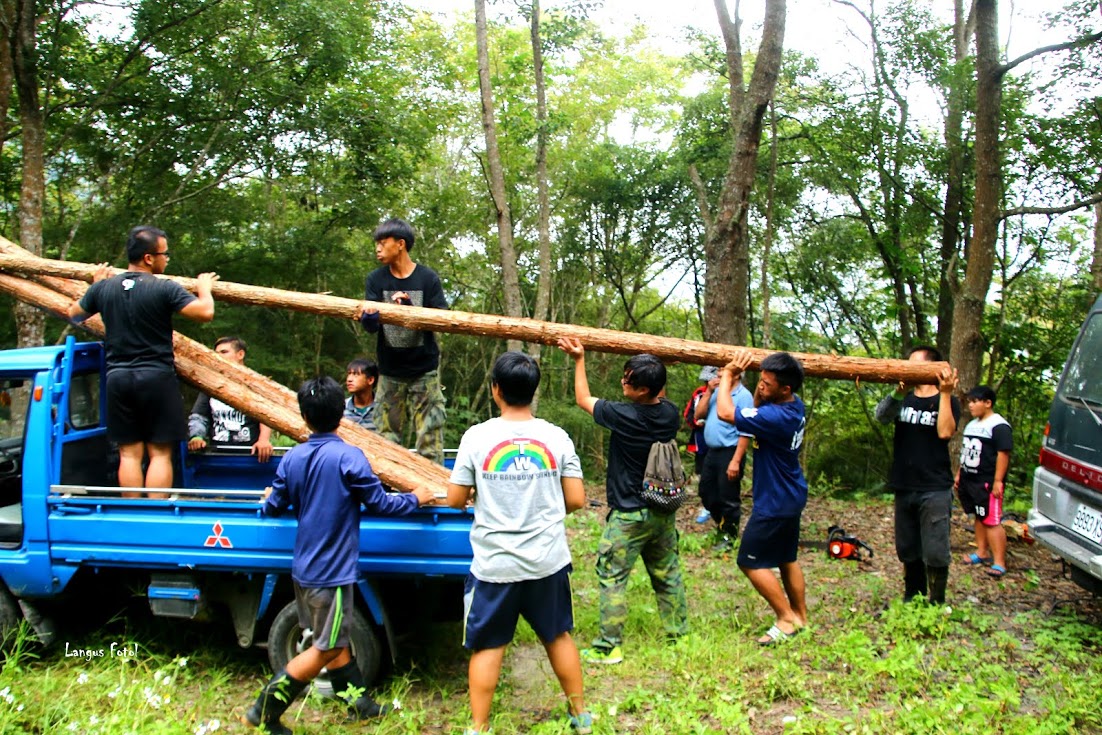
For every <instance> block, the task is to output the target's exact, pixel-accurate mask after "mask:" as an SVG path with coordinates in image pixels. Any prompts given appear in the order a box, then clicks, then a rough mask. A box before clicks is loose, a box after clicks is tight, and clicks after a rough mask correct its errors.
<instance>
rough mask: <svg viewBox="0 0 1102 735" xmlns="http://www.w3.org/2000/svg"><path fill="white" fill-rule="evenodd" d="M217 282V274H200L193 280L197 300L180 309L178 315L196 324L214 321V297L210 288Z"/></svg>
mask: <svg viewBox="0 0 1102 735" xmlns="http://www.w3.org/2000/svg"><path fill="white" fill-rule="evenodd" d="M217 280H218V274H217V273H200V274H199V275H198V276H196V278H195V295H196V296H198V297H199V298H197V299H195V301H192V302H191V303H190V304H188V305H187V306H185V307H184V308H182V309H180V314H182V315H183V316H186V317H187V318H188V319H191V320H192V321H196V322H209V321H211V320H212V319H214V297H213V296H211V293H210V291H211V287H212V286H214V282H215V281H217Z"/></svg>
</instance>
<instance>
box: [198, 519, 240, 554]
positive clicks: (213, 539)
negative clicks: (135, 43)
mask: <svg viewBox="0 0 1102 735" xmlns="http://www.w3.org/2000/svg"><path fill="white" fill-rule="evenodd" d="M210 530H211V531H212V532H213V533H214V535H213V536H207V540H206V541H204V542H203V546H220V547H222V548H223V549H232V548H233V542H232V541H230V539H229V537H227V536H223V535H222V521H215V522H214V525H213V526H211V529H210Z"/></svg>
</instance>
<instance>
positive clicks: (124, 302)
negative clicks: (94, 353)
mask: <svg viewBox="0 0 1102 735" xmlns="http://www.w3.org/2000/svg"><path fill="white" fill-rule="evenodd" d="M126 256H127V260H128V261H129V263H130V265H129V267H128V269H127V271H126V272H125V273H120V274H118V275H116V276H112V275H111V268H110V266H108V265H107V263H101V264H100V265H99V267H98V268H97V269H96V273H95V275H94V277H93V282H92V285H91V286H90V287H89V288H88V291H86V292H85V294H84V296H83V297H81V299H80V300H79V301H74V302H73V303H72V304H71V305H70V306H69V318H70V319H72V320H73V321H75V322H82V321H84V320H85V319H87V318H88V317H90V316H92V315H93V314H101V315H102V317H103V325H104V328H105V330H106V336H105V337H104V340H103V341H104V346H105V348H106V350H107V381H106V390H107V437H108V438H109V439H110V440H112V441H114V442H116V443H117V444H118V445H119V487H127V488H130V487H134V488H168V487H172V450H173V447H174V446H175V445H176V444H178V443H179V442H180V441H182V440H183V439H185V438H186V429H187V418H186V414H185V413H184V403H183V399H182V398H181V397H180V387H179V383H178V381H177V379H176V362H175V360H174V357H173V351H172V315H173V314H176V313H177V312H178V313H180V314H182V315H184V316H185V317H187V318H188V319H191V320H193V321H197V322H209V321H210V320H212V319H213V318H214V299H213V298H212V297H211V287H212V286H213V285H214V282H215V281H216V280H218V276H217V275H216V274H214V273H201V274H199V276H198V277H197V279H196V280H197V286H196V291H197V292H198V296H195V295H194V294H191V293H189V292H188V291H186V290H185V289H184V288H183V287H182V286H180V285H179V284H178V283H175V282H174V281H169V280H167V279H163V278H157V276H158V275H160V274H161V273H164V272H165V268H166V267H167V266H168V260H169V257H170V253H169V250H168V238H167V237H166V236H165V233H164V232H162V231H161V230H159V229H157V228H156V227H150V226H148V225H140V226H138V227H135V228H134V229H132V230H131V231H130V234H129V236H128V237H127V241H126ZM146 455H148V457H149V465H148V468H147V469H146V471H145V472H144V473H143V472H142V460H143V459H144V458H145V456H146ZM140 496H141V493H134V492H128V493H123V497H140ZM150 497H164V495H163V494H156V495H152V494H151V495H150Z"/></svg>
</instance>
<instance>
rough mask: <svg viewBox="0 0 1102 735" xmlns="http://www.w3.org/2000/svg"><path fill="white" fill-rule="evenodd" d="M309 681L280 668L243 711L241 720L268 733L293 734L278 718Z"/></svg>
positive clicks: (273, 734)
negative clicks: (301, 679)
mask: <svg viewBox="0 0 1102 735" xmlns="http://www.w3.org/2000/svg"><path fill="white" fill-rule="evenodd" d="M309 683H310V682H307V681H299V680H298V679H296V678H294V677H293V676H291V675H290V674H288V673H287V672H286V671H284V670H281V671H280V672H279V673H278V674H276V675H275V676H273V677H272V678H271V680H270V681H269V682H268V683H267V684H265V685H264V688H263V689H261V690H260V695H259V696H258V697H257V698H256V702H255V703H253V705H252V706H251V707H249V709H247V710H246V711H245V716H244V717H242V718H241V719H242V721H243V722H245V723H246V724H248V725H252V726H253V727H258V728H260V729H261V731H262V732H266V733H268V734H269V735H293V733H292V731H291V728H289V727H286V726H285V725H284V724H283V723H282V722H280V721H279V718H280V717H282V716H283V713H284V712H286V711H287V708H288V707H290V706H291V702H293V701H295V697H297V696H298V695H299V694H301V693H302V690H303V689H305V688H306V685H307V684H309Z"/></svg>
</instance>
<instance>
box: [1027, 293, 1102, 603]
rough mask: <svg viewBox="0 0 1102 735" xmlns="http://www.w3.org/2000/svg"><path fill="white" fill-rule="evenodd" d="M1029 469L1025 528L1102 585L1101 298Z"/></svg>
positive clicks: (1101, 589) (1092, 586)
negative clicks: (1035, 462)
mask: <svg viewBox="0 0 1102 735" xmlns="http://www.w3.org/2000/svg"><path fill="white" fill-rule="evenodd" d="M1039 465H1040V466H1039V467H1037V469H1036V471H1035V472H1034V474H1033V508H1032V509H1031V510H1030V512H1029V530H1030V533H1032V534H1033V536H1035V537H1036V539H1037V540H1038V541H1039V542H1040V543H1041V544H1043V545H1044V546H1046V547H1047V548H1048V549H1050V550H1051V551H1052V552H1053V553H1055V554H1057V555H1059V556H1060V557H1061V558H1063V559H1064V561H1066V562H1067V563H1068V564H1070V566H1071V578H1072V580H1074V581H1075V582H1076V583H1077V584H1079V585H1080V586H1081V587H1084V588H1085V589H1088V590H1090V591H1092V592H1094V593H1096V594H1098V593H1102V298H1099V299H1098V300H1097V301H1096V302H1095V303H1094V306H1093V307H1092V308H1091V310H1090V313H1089V314H1088V316H1087V319H1086V322H1085V323H1084V324H1083V328H1082V329H1081V330H1080V332H1079V337H1078V339H1076V341H1075V345H1074V346H1073V347H1072V350H1071V355H1070V356H1069V357H1068V361H1067V364H1066V365H1065V366H1064V372H1063V374H1062V375H1061V377H1060V384H1059V387H1057V389H1056V396H1055V398H1054V399H1053V401H1052V408H1051V409H1050V411H1049V417H1048V424H1047V425H1046V426H1045V436H1044V440H1043V441H1042V443H1041V453H1040V458H1039Z"/></svg>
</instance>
